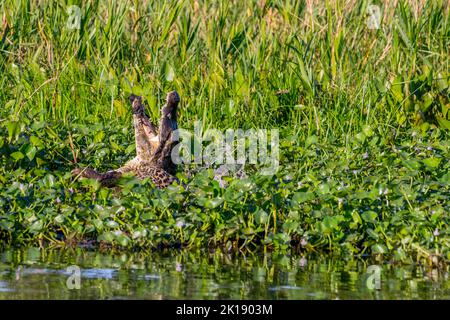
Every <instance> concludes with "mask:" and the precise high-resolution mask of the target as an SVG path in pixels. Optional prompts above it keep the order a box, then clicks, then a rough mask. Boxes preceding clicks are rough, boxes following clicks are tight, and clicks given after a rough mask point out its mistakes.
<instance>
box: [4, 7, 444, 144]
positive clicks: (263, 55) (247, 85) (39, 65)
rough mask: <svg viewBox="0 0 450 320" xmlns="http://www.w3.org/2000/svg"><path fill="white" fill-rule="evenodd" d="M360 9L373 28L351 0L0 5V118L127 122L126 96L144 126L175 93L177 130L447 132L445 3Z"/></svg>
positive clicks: (324, 133) (341, 133) (345, 133)
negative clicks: (142, 102) (74, 10)
mask: <svg viewBox="0 0 450 320" xmlns="http://www.w3.org/2000/svg"><path fill="white" fill-rule="evenodd" d="M373 3H374V4H376V5H379V7H380V8H381V21H380V28H379V29H370V28H368V26H367V23H366V22H367V19H368V13H367V12H368V6H369V5H370V4H371V3H370V2H369V1H356V0H350V1H341V0H327V1H318V0H317V1H316V0H304V1H297V0H295V1H294V0H293V1H281V0H274V1H262V0H259V1H229V0H227V1H221V2H220V3H217V2H216V1H170V2H169V1H167V2H166V1H137V0H135V1H131V0H129V1H126V0H122V1H112V0H108V1H106V0H105V1H100V2H97V1H45V2H43V1H25V0H6V1H2V2H1V4H0V7H1V12H2V21H1V32H0V41H1V42H0V52H1V55H0V66H1V74H0V83H1V86H2V89H1V91H0V105H1V106H2V108H1V110H2V111H1V118H2V120H5V119H13V120H14V119H16V120H17V119H20V118H21V117H23V116H29V117H33V118H40V119H61V120H62V121H64V122H66V123H71V122H74V121H75V122H83V121H121V122H123V123H124V124H127V123H128V122H129V118H130V113H129V112H128V105H127V99H126V97H127V95H128V94H129V93H131V92H134V93H136V94H140V95H143V96H144V97H145V99H146V100H147V103H148V105H149V110H150V113H151V114H152V116H153V117H157V115H158V112H159V107H160V104H161V102H162V98H163V96H164V94H165V92H166V91H169V90H172V89H177V90H178V91H179V92H180V94H181V96H182V98H183V103H182V111H181V126H184V127H191V126H192V123H193V121H194V120H198V119H201V120H202V121H203V122H204V123H205V126H216V127H285V128H288V129H289V130H290V131H291V132H292V133H294V134H297V133H298V134H304V133H305V134H307V135H310V134H312V133H314V134H317V135H318V136H319V137H328V136H338V137H347V138H348V137H350V136H352V135H354V134H355V133H357V132H360V131H361V130H362V128H363V127H364V126H367V125H370V126H372V127H373V128H377V129H378V130H380V132H385V131H388V130H390V129H391V128H398V127H401V126H409V125H414V124H416V123H418V122H424V121H429V122H435V123H436V124H437V125H440V126H442V127H447V128H450V125H449V124H450V122H449V121H448V119H449V115H448V107H449V101H448V92H449V91H448V83H449V77H450V73H449V60H450V54H449V48H450V21H449V14H448V13H449V1H444V0H438V1H424V0H420V1H417V0H411V1H397V0H393V1H374V2H373ZM71 5H78V6H79V7H80V8H81V12H82V17H81V24H80V28H79V29H69V28H67V21H68V18H69V16H68V12H67V10H68V7H69V6H71Z"/></svg>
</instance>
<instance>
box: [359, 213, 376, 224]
mask: <svg viewBox="0 0 450 320" xmlns="http://www.w3.org/2000/svg"><path fill="white" fill-rule="evenodd" d="M361 217H362V218H363V220H364V221H366V222H371V223H376V219H377V218H378V214H377V213H376V212H374V211H366V212H364V213H363V214H362V215H361Z"/></svg>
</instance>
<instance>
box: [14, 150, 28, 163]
mask: <svg viewBox="0 0 450 320" xmlns="http://www.w3.org/2000/svg"><path fill="white" fill-rule="evenodd" d="M11 157H12V158H13V159H14V160H16V161H19V160H22V159H23V158H25V156H24V155H23V153H22V152H20V151H16V152H13V153H11Z"/></svg>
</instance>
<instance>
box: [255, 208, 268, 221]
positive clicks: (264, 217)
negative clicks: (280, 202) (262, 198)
mask: <svg viewBox="0 0 450 320" xmlns="http://www.w3.org/2000/svg"><path fill="white" fill-rule="evenodd" d="M255 221H256V223H257V224H265V223H267V222H268V221H269V215H268V214H267V212H266V211H264V210H262V209H259V210H257V211H256V213H255Z"/></svg>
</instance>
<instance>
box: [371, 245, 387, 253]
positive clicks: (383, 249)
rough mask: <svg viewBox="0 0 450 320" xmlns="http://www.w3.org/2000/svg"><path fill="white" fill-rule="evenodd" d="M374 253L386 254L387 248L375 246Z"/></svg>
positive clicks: (373, 247)
mask: <svg viewBox="0 0 450 320" xmlns="http://www.w3.org/2000/svg"><path fill="white" fill-rule="evenodd" d="M371 249H372V253H386V252H387V248H386V246H385V245H383V244H374V245H373V246H372V247H371Z"/></svg>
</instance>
